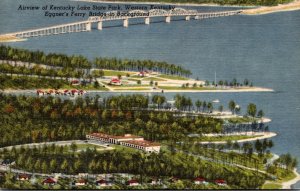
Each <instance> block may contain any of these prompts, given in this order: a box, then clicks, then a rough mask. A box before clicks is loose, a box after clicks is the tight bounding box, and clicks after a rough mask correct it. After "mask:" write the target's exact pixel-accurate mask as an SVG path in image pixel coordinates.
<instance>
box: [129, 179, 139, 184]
mask: <svg viewBox="0 0 300 191" xmlns="http://www.w3.org/2000/svg"><path fill="white" fill-rule="evenodd" d="M134 183H139V182H138V181H137V180H135V179H131V180H128V184H134Z"/></svg>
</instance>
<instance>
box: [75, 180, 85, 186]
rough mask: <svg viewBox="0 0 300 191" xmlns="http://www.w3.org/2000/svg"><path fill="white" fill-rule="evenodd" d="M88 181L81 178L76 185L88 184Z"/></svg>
mask: <svg viewBox="0 0 300 191" xmlns="http://www.w3.org/2000/svg"><path fill="white" fill-rule="evenodd" d="M86 183H87V181H86V180H85V179H83V178H81V179H79V180H77V181H76V183H75V185H76V186H84V185H86Z"/></svg>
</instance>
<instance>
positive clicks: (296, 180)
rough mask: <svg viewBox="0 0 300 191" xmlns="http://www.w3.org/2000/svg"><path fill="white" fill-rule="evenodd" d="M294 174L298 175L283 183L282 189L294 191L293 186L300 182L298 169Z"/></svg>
mask: <svg viewBox="0 0 300 191" xmlns="http://www.w3.org/2000/svg"><path fill="white" fill-rule="evenodd" d="M294 173H295V174H296V177H295V178H293V179H292V180H289V181H287V182H283V183H282V189H292V185H293V184H296V183H297V182H299V181H300V174H299V173H298V172H297V169H296V168H295V169H294Z"/></svg>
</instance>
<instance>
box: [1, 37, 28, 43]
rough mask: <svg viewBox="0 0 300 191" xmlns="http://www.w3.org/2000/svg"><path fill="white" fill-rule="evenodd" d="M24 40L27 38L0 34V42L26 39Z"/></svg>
mask: <svg viewBox="0 0 300 191" xmlns="http://www.w3.org/2000/svg"><path fill="white" fill-rule="evenodd" d="M26 40H27V38H17V37H15V36H6V35H0V43H7V42H22V41H26Z"/></svg>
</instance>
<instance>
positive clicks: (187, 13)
mask: <svg viewBox="0 0 300 191" xmlns="http://www.w3.org/2000/svg"><path fill="white" fill-rule="evenodd" d="M241 12H242V11H240V10H236V11H222V12H206V13H203V12H198V11H196V10H186V9H183V8H175V9H172V10H169V11H167V10H163V9H152V10H150V11H142V10H132V11H129V12H117V11H111V12H105V13H104V14H103V15H101V16H93V17H89V18H88V20H85V21H80V22H73V23H66V24H61V25H55V26H50V27H44V28H38V29H32V30H26V31H20V32H14V33H7V34H3V35H9V36H14V37H17V38H30V37H37V36H47V35H56V34H64V33H72V32H85V31H91V30H92V23H97V29H98V30H102V28H103V27H102V24H103V22H105V21H115V20H123V27H128V26H129V19H135V18H143V19H144V20H145V24H146V25H149V24H150V19H151V18H154V17H165V22H166V23H170V22H171V17H176V16H177V17H178V16H183V17H185V20H187V21H188V20H190V19H191V18H193V19H195V20H198V19H206V18H214V17H224V16H231V15H237V14H239V13H241ZM1 36H2V35H1Z"/></svg>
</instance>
